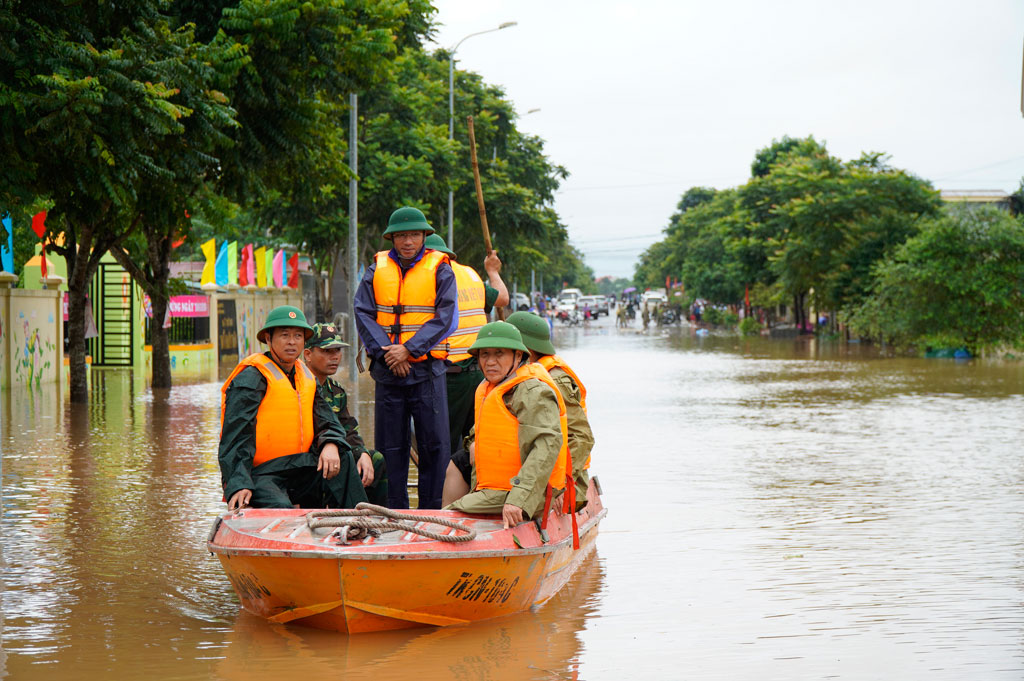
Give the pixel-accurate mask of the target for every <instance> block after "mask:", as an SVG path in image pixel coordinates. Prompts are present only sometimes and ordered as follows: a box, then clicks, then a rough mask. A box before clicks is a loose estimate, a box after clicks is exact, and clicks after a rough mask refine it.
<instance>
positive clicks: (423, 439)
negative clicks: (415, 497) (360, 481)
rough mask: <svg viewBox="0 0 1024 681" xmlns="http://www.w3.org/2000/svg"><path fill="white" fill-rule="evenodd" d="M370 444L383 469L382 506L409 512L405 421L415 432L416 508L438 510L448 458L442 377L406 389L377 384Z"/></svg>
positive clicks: (407, 437)
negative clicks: (384, 496)
mask: <svg viewBox="0 0 1024 681" xmlns="http://www.w3.org/2000/svg"><path fill="white" fill-rule="evenodd" d="M374 397H375V400H376V405H375V408H374V421H375V423H374V445H375V446H376V448H377V449H378V450H379V451H380V453H381V454H383V455H384V461H385V462H386V464H387V469H388V507H390V508H409V491H408V489H407V488H406V483H407V481H408V479H409V444H410V429H409V418H410V417H412V422H413V426H414V427H415V428H416V444H417V452H418V453H419V458H420V464H419V496H420V505H419V507H420V508H441V491H442V489H443V488H444V474H445V470H446V469H447V468H448V461H449V460H450V458H451V445H450V443H449V440H448V401H447V394H446V391H445V377H444V374H441V375H440V376H431V377H430V378H429V379H427V380H425V381H420V382H419V383H413V384H412V385H389V384H386V383H378V384H377V386H376V389H375V391H374Z"/></svg>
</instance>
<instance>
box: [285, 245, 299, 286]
mask: <svg viewBox="0 0 1024 681" xmlns="http://www.w3.org/2000/svg"><path fill="white" fill-rule="evenodd" d="M298 287H299V253H298V251H296V252H295V255H293V256H292V257H290V258H288V288H298Z"/></svg>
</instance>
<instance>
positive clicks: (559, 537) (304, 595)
mask: <svg viewBox="0 0 1024 681" xmlns="http://www.w3.org/2000/svg"><path fill="white" fill-rule="evenodd" d="M307 513H308V511H305V510H292V509H281V510H278V509H274V510H271V509H247V510H246V511H244V512H241V513H230V514H226V515H224V516H222V517H221V518H219V519H218V520H217V522H216V523H215V525H214V528H213V530H212V531H211V534H210V540H209V542H208V547H209V549H210V550H211V551H212V552H213V553H214V554H215V555H217V557H218V558H219V559H220V561H221V565H222V566H223V568H224V571H225V573H226V574H227V576H228V579H229V580H230V582H231V584H232V586H233V587H234V589H235V592H236V593H237V594H238V597H239V600H240V601H241V604H242V607H243V608H245V609H246V610H247V611H249V612H252V613H254V614H256V615H259V616H261V617H265V618H267V619H268V620H270V621H272V622H279V623H285V622H292V623H296V624H302V625H305V626H311V627H317V628H321V629H329V630H334V631H340V632H345V633H350V634H354V633H363V632H370V631H385V630H391V629H406V628H411V627H420V626H449V625H454V624H466V623H469V622H475V621H478V620H484V619H490V618H493V617H501V616H504V615H510V614H514V613H517V612H522V611H524V610H526V609H527V608H530V607H533V606H537V605H540V604H543V603H544V602H546V601H547V600H548V599H550V598H551V597H552V596H554V595H555V594H556V593H557V592H558V591H559V589H561V588H562V587H563V586H564V585H565V583H566V582H567V581H568V580H569V578H570V577H571V576H572V574H573V573H574V572H575V570H576V568H577V567H578V566H579V565H580V563H581V562H582V561H583V559H584V558H585V557H586V556H587V555H588V554H589V553H590V552H591V551H592V550H593V548H594V544H595V540H596V537H597V533H598V525H599V523H600V520H601V519H602V518H603V517H604V515H605V513H606V511H605V510H604V508H603V506H602V505H601V499H600V494H599V492H598V488H597V487H596V485H595V484H592V485H591V489H590V490H588V504H587V506H586V507H585V508H584V509H583V510H582V511H580V512H579V513H577V514H576V517H577V521H578V523H579V529H580V546H579V549H573V545H572V544H573V542H572V518H571V516H569V515H565V514H562V513H560V512H558V511H553V512H552V513H551V514H550V515H549V516H548V522H547V523H546V529H545V532H543V533H542V532H541V531H540V530H539V529H538V528H537V526H536V524H535V523H523V524H521V525H519V526H517V527H515V528H512V529H509V530H503V529H502V528H501V526H500V523H499V522H498V521H496V520H495V519H494V517H493V516H477V515H468V514H463V513H459V512H456V511H415V512H413V513H415V514H419V515H442V516H444V517H446V518H449V519H452V520H458V521H460V522H462V523H464V524H465V525H467V526H470V527H473V528H474V529H475V530H476V531H477V533H478V537H477V539H474V540H473V541H469V542H465V543H445V542H438V541H433V540H429V539H425V538H423V537H420V536H417V535H413V534H410V533H401V532H393V533H389V534H390V535H391V537H390V538H389V540H388V541H383V539H384V537H382V538H381V539H372V538H371V539H368V540H365V541H363V542H352V543H349V544H347V545H342V544H339V543H338V542H337V539H336V537H335V538H332V537H331V532H330V530H317V531H309V530H308V528H305V527H304V526H305V515H306V514H307ZM431 528H432V529H434V530H436V529H437V527H436V526H431ZM453 534H455V533H453ZM545 534H546V536H547V540H548V541H544V539H545V536H544V535H545ZM396 535H401V536H398V537H396Z"/></svg>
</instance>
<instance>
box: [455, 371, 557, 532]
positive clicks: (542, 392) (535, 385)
mask: <svg viewBox="0 0 1024 681" xmlns="http://www.w3.org/2000/svg"><path fill="white" fill-rule="evenodd" d="M504 399H505V406H507V407H508V409H509V411H510V412H511V413H512V414H513V415H514V416H515V417H516V420H518V421H519V456H520V459H521V460H522V463H523V465H522V468H520V469H519V472H518V473H517V474H516V475H515V477H513V478H512V479H511V481H510V482H511V484H512V489H510V490H502V489H480V490H476V491H475V492H470V493H469V494H467V495H466V496H464V497H462V498H461V499H459V500H457V501H455V502H454V503H452V504H449V505H448V506H447V507H446V508H449V509H453V510H456V511H463V512H465V513H501V511H502V507H503V506H504V505H505V504H511V505H513V506H518V507H519V508H521V509H523V512H524V513H525V514H526V515H527V516H529V517H530V518H535V517H538V516H539V515H540V513H541V512H542V511H543V510H544V495H545V492H546V491H547V485H548V478H549V477H550V476H551V471H552V470H554V468H555V464H556V463H557V462H558V452H559V450H561V448H562V426H561V423H560V420H559V417H558V398H557V397H555V394H554V393H553V392H552V391H551V388H550V387H548V386H547V385H545V384H544V383H543V382H541V381H539V380H537V379H535V378H531V379H529V380H526V381H523V382H522V383H520V384H519V385H517V386H516V387H515V388H513V389H512V390H510V391H509V392H508V393H506V394H505V395H504ZM475 487H476V467H475V466H474V468H473V479H472V480H471V481H470V489H473V488H475Z"/></svg>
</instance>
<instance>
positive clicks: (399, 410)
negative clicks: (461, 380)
mask: <svg viewBox="0 0 1024 681" xmlns="http://www.w3.org/2000/svg"><path fill="white" fill-rule="evenodd" d="M433 232H434V228H433V227H431V226H430V224H428V223H427V219H426V217H424V215H423V213H422V212H420V211H419V210H417V209H416V208H413V207H409V206H407V207H405V208H399V209H398V210H396V211H395V212H394V213H392V214H391V218H390V219H389V220H388V228H387V230H386V231H385V232H384V235H383V236H384V238H385V239H387V240H389V241H391V242H392V244H393V247H392V248H391V249H390V250H387V251H380V252H378V253H377V254H376V255H375V256H374V258H373V262H372V263H370V266H369V267H367V268H366V273H365V274H364V275H363V278H362V281H361V282H360V283H359V288H358V289H357V290H356V295H355V301H354V306H353V307H354V310H355V321H356V330H357V331H358V332H359V338H360V339H361V340H362V342H363V346H364V347H365V348H366V354H367V355H368V356H369V357H370V360H371V361H370V375H371V376H372V377H373V380H374V382H375V384H376V387H375V389H374V417H375V418H374V445H375V446H376V447H377V449H379V450H380V451H381V453H382V454H383V455H384V460H385V462H386V463H387V468H388V506H390V507H391V508H408V507H409V494H408V490H407V489H406V480H407V478H408V475H409V451H410V447H409V446H410V444H411V442H410V440H411V431H410V428H409V421H410V418H411V420H412V422H413V424H414V425H415V427H416V444H417V451H418V453H419V483H418V491H419V507H420V508H440V507H441V489H442V487H443V486H444V472H445V470H446V469H447V467H448V461H449V460H450V458H451V444H450V442H449V435H448V401H447V391H446V389H445V372H446V371H447V366H446V364H445V362H444V359H445V357H446V356H447V354H448V353H447V350H446V349H445V348H444V347H443V346H441V345H439V344H440V343H441V341H442V340H444V339H445V338H447V337H448V336H449V334H451V332H452V331H454V330H455V328H456V327H457V325H458V302H457V293H456V291H457V289H456V286H455V275H454V274H453V273H452V268H451V266H450V265H449V264H448V256H447V255H445V254H444V253H439V252H437V251H432V250H429V249H427V248H425V247H424V243H423V242H424V239H426V237H427V236H428V235H430V234H433Z"/></svg>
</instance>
